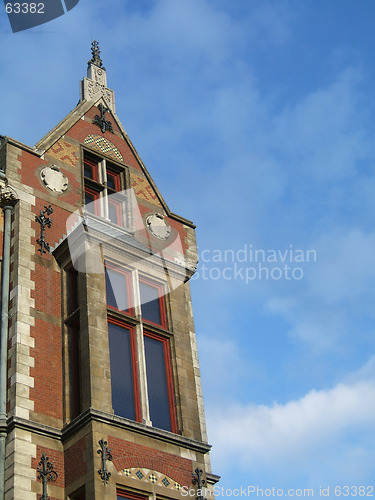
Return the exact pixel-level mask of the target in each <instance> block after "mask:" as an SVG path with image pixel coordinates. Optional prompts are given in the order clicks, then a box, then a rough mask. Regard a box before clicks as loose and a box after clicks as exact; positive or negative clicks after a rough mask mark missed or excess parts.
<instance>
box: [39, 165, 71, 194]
mask: <svg viewBox="0 0 375 500" xmlns="http://www.w3.org/2000/svg"><path fill="white" fill-rule="evenodd" d="M40 177H41V179H42V181H43V184H44V185H45V186H46V187H47V188H48V189H50V190H51V191H53V192H54V193H63V192H64V191H65V190H66V188H67V187H68V184H69V183H68V179H67V178H66V177H65V175H64V174H63V173H62V172H60V167H58V166H57V165H48V166H47V167H44V168H43V169H42V170H41V171H40Z"/></svg>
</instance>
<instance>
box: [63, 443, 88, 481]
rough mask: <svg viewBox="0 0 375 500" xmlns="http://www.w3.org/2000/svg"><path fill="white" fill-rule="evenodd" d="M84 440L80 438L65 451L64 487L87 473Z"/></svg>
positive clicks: (85, 444)
mask: <svg viewBox="0 0 375 500" xmlns="http://www.w3.org/2000/svg"><path fill="white" fill-rule="evenodd" d="M86 447H87V443H86V438H82V439H80V440H79V441H77V443H75V444H73V445H72V446H71V447H70V448H68V449H67V450H65V452H64V458H65V486H68V485H69V484H71V483H73V482H74V481H76V480H77V479H79V478H80V477H82V476H84V475H85V474H86V472H87V463H86V461H85V452H86Z"/></svg>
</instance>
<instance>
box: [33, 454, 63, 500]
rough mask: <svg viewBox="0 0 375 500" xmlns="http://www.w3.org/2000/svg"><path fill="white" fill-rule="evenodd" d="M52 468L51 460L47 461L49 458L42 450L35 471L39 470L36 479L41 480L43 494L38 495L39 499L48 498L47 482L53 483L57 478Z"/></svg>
mask: <svg viewBox="0 0 375 500" xmlns="http://www.w3.org/2000/svg"><path fill="white" fill-rule="evenodd" d="M53 468H54V466H53V462H50V461H49V458H48V457H47V455H46V453H45V452H44V451H43V453H42V456H41V459H40V462H39V464H38V467H37V471H38V472H39V475H38V479H41V480H42V481H43V495H42V496H41V497H40V500H48V495H47V483H48V482H51V483H54V482H55V481H56V479H57V478H58V474H57V472H56V471H54V470H53Z"/></svg>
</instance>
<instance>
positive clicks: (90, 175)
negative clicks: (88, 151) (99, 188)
mask: <svg viewBox="0 0 375 500" xmlns="http://www.w3.org/2000/svg"><path fill="white" fill-rule="evenodd" d="M84 172H85V177H88V178H89V179H93V178H94V171H93V166H92V165H89V164H88V163H86V162H85V168H84Z"/></svg>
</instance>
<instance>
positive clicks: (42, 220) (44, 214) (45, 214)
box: [35, 205, 53, 255]
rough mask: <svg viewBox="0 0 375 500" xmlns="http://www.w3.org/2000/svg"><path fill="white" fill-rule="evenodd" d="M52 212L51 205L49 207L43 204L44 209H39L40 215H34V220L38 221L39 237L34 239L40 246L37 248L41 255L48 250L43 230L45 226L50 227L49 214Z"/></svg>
mask: <svg viewBox="0 0 375 500" xmlns="http://www.w3.org/2000/svg"><path fill="white" fill-rule="evenodd" d="M52 213H53V208H52V206H51V205H49V207H46V205H44V210H41V211H40V215H36V216H35V220H36V222H39V224H40V238H38V239H37V240H36V242H37V243H38V245H40V248H39V249H38V250H39V252H40V254H41V255H43V254H44V253H47V252H49V244H48V243H47V242H46V238H45V234H44V233H45V230H46V227H51V224H52V219H50V217H49V216H50V215H51V214H52Z"/></svg>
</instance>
